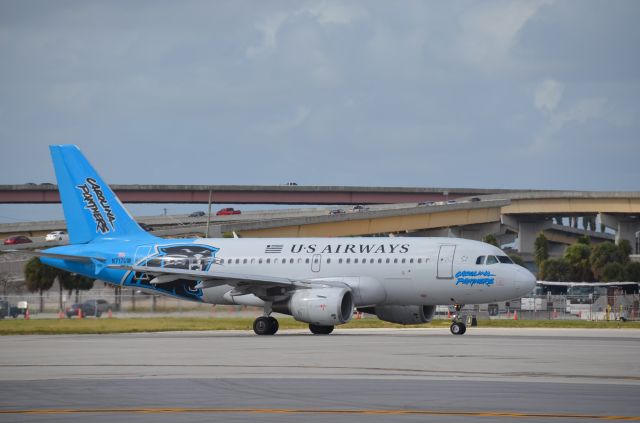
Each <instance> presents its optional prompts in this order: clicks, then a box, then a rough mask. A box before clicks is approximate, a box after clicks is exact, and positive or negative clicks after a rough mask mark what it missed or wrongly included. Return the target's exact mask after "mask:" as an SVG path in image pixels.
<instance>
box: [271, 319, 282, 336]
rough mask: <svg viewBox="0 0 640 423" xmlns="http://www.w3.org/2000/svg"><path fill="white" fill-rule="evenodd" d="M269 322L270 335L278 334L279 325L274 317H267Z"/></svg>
mask: <svg viewBox="0 0 640 423" xmlns="http://www.w3.org/2000/svg"><path fill="white" fill-rule="evenodd" d="M269 321H270V322H271V335H275V333H276V332H278V329H280V324H279V323H278V320H277V319H276V318H275V317H271V316H269Z"/></svg>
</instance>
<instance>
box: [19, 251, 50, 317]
mask: <svg viewBox="0 0 640 423" xmlns="http://www.w3.org/2000/svg"><path fill="white" fill-rule="evenodd" d="M56 276H57V270H56V269H54V268H53V267H51V266H47V265H45V264H43V263H42V262H41V261H40V259H38V258H37V257H34V258H32V259H31V260H29V261H28V262H27V264H25V266H24V278H25V282H26V286H27V289H28V290H29V292H36V291H38V292H39V293H40V312H42V311H43V310H44V296H43V293H44V291H48V290H49V289H51V287H52V286H53V281H54V280H55V278H56Z"/></svg>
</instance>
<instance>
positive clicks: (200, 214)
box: [189, 211, 204, 217]
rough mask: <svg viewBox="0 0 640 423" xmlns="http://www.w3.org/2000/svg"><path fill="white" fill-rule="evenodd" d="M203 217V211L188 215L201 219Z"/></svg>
mask: <svg viewBox="0 0 640 423" xmlns="http://www.w3.org/2000/svg"><path fill="white" fill-rule="evenodd" d="M202 216H204V212H203V211H194V212H193V213H191V214H190V215H189V217H202Z"/></svg>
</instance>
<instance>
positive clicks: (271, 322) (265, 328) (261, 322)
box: [253, 302, 280, 335]
mask: <svg viewBox="0 0 640 423" xmlns="http://www.w3.org/2000/svg"><path fill="white" fill-rule="evenodd" d="M270 314H271V303H270V302H265V304H264V314H263V315H262V316H260V317H258V318H257V319H256V320H254V321H253V331H254V332H255V333H256V335H274V334H275V333H276V332H277V331H278V328H279V327H280V325H279V324H278V321H277V320H276V319H275V317H271V316H270Z"/></svg>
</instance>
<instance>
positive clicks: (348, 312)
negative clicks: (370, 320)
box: [273, 287, 353, 326]
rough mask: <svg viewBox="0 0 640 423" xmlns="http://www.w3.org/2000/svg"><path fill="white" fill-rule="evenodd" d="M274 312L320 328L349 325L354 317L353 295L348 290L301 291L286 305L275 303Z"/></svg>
mask: <svg viewBox="0 0 640 423" xmlns="http://www.w3.org/2000/svg"><path fill="white" fill-rule="evenodd" d="M273 311H276V312H278V313H285V314H290V315H292V316H293V318H294V319H296V320H297V321H299V322H305V323H313V324H314V325H320V326H335V325H341V324H343V323H347V322H348V321H349V320H351V317H352V315H353V294H352V293H351V291H350V290H349V289H347V288H338V287H327V288H313V289H300V290H298V291H296V292H294V293H293V295H292V296H291V298H289V300H288V301H286V302H284V303H274V304H273Z"/></svg>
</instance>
